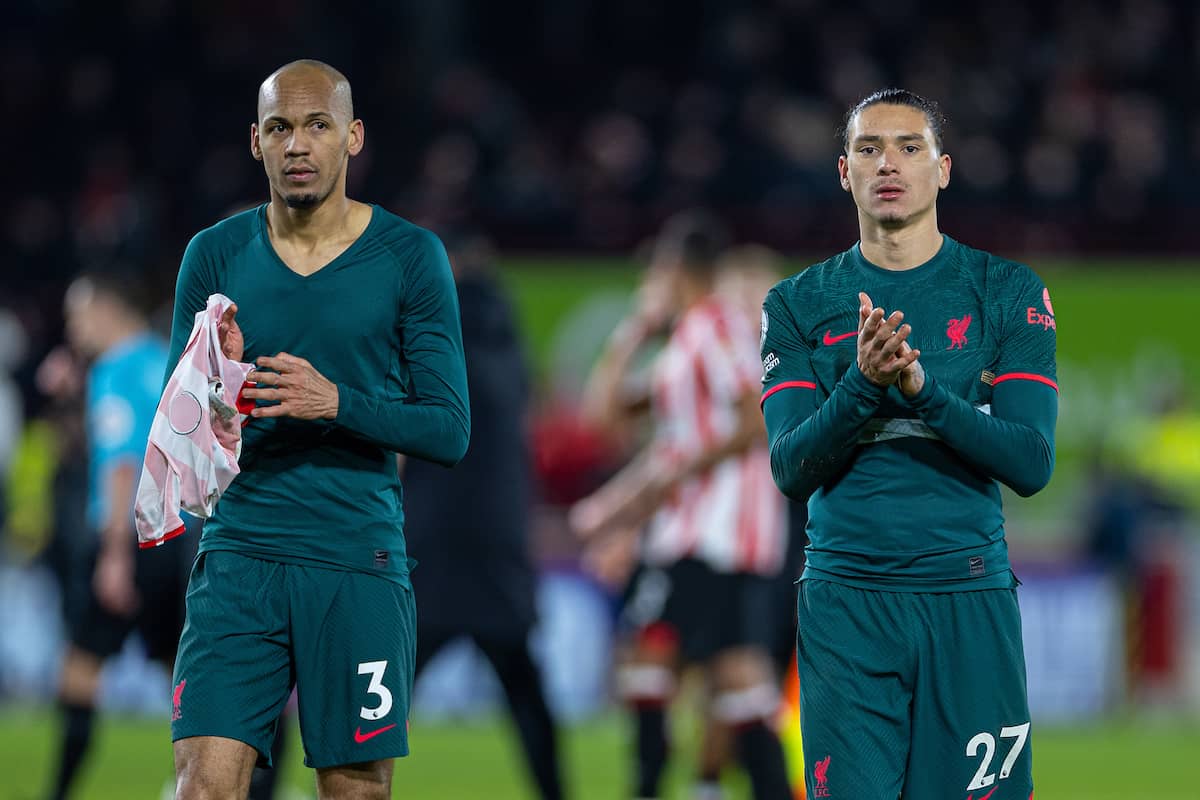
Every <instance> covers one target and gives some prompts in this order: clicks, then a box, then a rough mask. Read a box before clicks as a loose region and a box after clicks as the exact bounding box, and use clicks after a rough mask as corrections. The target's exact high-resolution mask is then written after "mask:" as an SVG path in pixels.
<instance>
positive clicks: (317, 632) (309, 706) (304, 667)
mask: <svg viewBox="0 0 1200 800" xmlns="http://www.w3.org/2000/svg"><path fill="white" fill-rule="evenodd" d="M291 580H292V586H291V595H292V599H293V605H292V610H293V618H292V619H293V622H292V635H293V637H294V641H295V664H296V694H297V700H298V704H299V711H300V733H301V737H302V739H303V742H304V751H305V764H307V765H308V766H310V767H315V768H318V769H320V768H326V767H341V766H344V765H347V764H362V763H366V762H369V761H380V760H383V759H390V758H395V757H398V756H406V755H408V710H409V701H410V698H411V696H412V685H413V672H414V661H415V656H416V604H415V602H414V599H413V594H412V590H411V589H409V588H408V587H406V586H402V585H400V584H398V583H394V582H392V581H390V580H387V579H385V578H381V577H379V576H376V575H368V574H365V573H359V572H343V571H337V570H329V569H319V568H315V567H293V569H292V573H291Z"/></svg>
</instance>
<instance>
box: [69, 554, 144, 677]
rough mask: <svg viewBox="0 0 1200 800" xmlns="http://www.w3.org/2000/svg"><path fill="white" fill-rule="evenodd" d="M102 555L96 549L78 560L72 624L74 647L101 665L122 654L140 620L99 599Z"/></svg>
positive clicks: (70, 630) (70, 635)
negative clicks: (97, 582)
mask: <svg viewBox="0 0 1200 800" xmlns="http://www.w3.org/2000/svg"><path fill="white" fill-rule="evenodd" d="M98 557H99V551H98V549H97V548H95V547H93V548H91V549H89V550H87V551H85V552H84V553H82V554H81V555H80V556H79V557H78V564H77V565H76V569H77V570H78V575H79V581H80V583H79V592H80V593H81V595H82V599H81V600H79V601H77V602H75V603H74V604H73V607H72V609H71V618H70V619H69V621H68V625H69V631H68V637H69V639H70V643H71V645H72V646H73V647H74V648H75V649H76V650H79V651H82V652H83V653H86V654H88V655H90V656H92V657H93V658H95V659H96V660H97V661H98V662H102V661H104V659H106V658H108V657H109V656H112V655H115V654H116V653H118V652H120V650H121V646H122V645H123V644H124V642H125V638H126V637H127V636H128V635H129V633H130V632H131V631H132V630H133V629H134V626H135V625H136V623H137V617H136V616H135V615H133V614H128V615H124V614H116V613H113V612H112V611H109V610H108V609H107V608H106V607H105V606H104V604H103V603H102V602H100V598H99V597H97V596H96V589H95V582H94V580H93V579H94V576H95V572H96V560H97V558H98Z"/></svg>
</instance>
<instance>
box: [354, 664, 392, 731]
mask: <svg viewBox="0 0 1200 800" xmlns="http://www.w3.org/2000/svg"><path fill="white" fill-rule="evenodd" d="M385 669H387V662H386V661H364V662H362V663H361V664H359V665H358V674H359V675H370V676H371V682H370V683H368V684H367V691H368V692H369V693H371V694H374V695H378V696H379V705H377V706H375V707H374V708H367V707H366V706H363V707H362V708H360V709H359V711H358V715H359V716H360V717H362V718H363V719H380V718H382V717H386V716H387V713H388V712H389V711H391V710H392V693H391V691H390V690H389V689H388V688H387V687H386V686H384V685H383V671H384V670H385Z"/></svg>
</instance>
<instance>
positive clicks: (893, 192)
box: [875, 183, 904, 200]
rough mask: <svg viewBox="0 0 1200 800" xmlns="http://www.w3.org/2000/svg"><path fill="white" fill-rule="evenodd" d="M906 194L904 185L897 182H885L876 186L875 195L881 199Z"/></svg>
mask: <svg viewBox="0 0 1200 800" xmlns="http://www.w3.org/2000/svg"><path fill="white" fill-rule="evenodd" d="M902 194H904V187H903V186H901V185H899V184H897V183H885V184H883V185H882V186H876V187H875V196H876V197H878V198H879V199H880V200H896V199H898V198H899V197H900V195H902Z"/></svg>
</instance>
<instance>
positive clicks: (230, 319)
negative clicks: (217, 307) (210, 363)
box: [217, 303, 246, 361]
mask: <svg viewBox="0 0 1200 800" xmlns="http://www.w3.org/2000/svg"><path fill="white" fill-rule="evenodd" d="M237 310H238V307H237V303H231V304H230V305H229V308H227V309H225V313H224V314H222V315H221V319H220V320H219V321H218V322H217V338H218V339H220V340H221V352H222V353H224V354H225V357H226V358H228V359H231V360H233V361H241V360H242V355H243V354H244V353H245V351H246V340H245V339H244V338H242V329H241V327H240V326H239V325H238V324H237V321H236V320H235V319H234V316H236V315H237Z"/></svg>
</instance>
